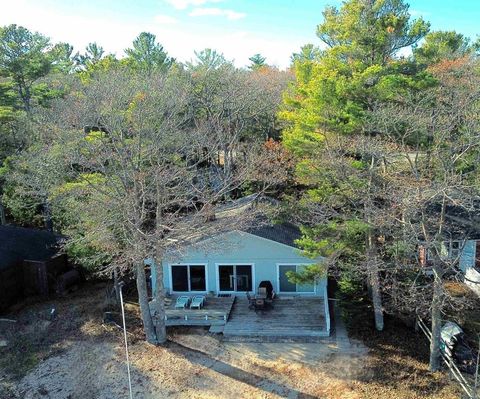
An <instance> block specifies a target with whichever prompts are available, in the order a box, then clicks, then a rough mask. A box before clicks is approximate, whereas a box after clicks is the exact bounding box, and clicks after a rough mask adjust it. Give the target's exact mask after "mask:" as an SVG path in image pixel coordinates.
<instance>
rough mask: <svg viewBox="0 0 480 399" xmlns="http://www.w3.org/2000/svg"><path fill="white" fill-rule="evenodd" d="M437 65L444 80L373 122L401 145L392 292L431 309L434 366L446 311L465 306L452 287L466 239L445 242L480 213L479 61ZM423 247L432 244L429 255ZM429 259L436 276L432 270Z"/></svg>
mask: <svg viewBox="0 0 480 399" xmlns="http://www.w3.org/2000/svg"><path fill="white" fill-rule="evenodd" d="M430 71H431V73H432V74H433V76H434V77H435V79H437V81H438V85H436V86H434V87H431V88H429V89H428V90H424V91H422V92H421V93H415V94H410V95H407V96H399V97H397V101H396V102H395V103H392V104H390V105H385V104H382V105H380V104H379V105H378V107H377V108H376V109H375V111H374V112H373V114H374V116H373V118H372V121H371V123H372V124H373V125H374V126H375V128H376V130H377V131H379V132H380V133H381V134H382V137H384V140H385V141H386V142H388V143H390V146H394V148H395V158H393V157H390V162H389V164H390V165H389V166H388V169H389V170H387V172H386V173H388V174H389V175H390V178H389V180H390V184H389V186H390V192H391V200H392V201H393V204H392V205H393V206H392V210H391V211H390V213H391V215H392V217H391V218H390V220H391V226H392V228H391V230H390V240H391V246H390V248H391V249H392V250H393V251H392V254H393V253H394V254H395V255H394V256H393V258H392V261H393V262H394V264H395V268H391V269H390V270H389V271H388V272H389V274H391V275H390V276H387V277H386V279H387V280H388V281H389V283H388V284H386V287H390V288H389V289H388V288H386V289H385V291H386V292H387V293H388V295H389V296H390V297H391V298H392V302H393V305H394V306H395V307H397V309H403V310H406V311H408V312H412V313H413V312H417V313H419V314H420V315H421V316H424V317H428V316H429V318H430V319H431V321H432V341H431V346H430V369H431V370H438V369H439V368H440V344H441V338H440V332H441V328H442V315H443V314H444V312H445V311H446V310H447V309H448V308H450V309H454V312H455V313H458V311H459V310H460V309H462V307H463V306H465V300H464V298H460V300H459V299H458V298H455V297H454V296H453V295H452V294H451V293H450V292H449V290H448V285H449V283H451V282H452V281H462V276H461V274H460V273H459V271H458V268H457V264H458V261H459V259H458V257H459V256H460V253H461V246H462V245H459V251H458V254H457V255H455V256H451V252H450V251H449V250H448V249H447V248H446V247H445V243H449V242H450V241H451V240H452V238H453V239H454V240H456V241H457V242H459V243H461V242H464V241H465V240H466V239H467V238H468V230H469V228H470V227H471V223H470V222H469V219H470V218H472V215H475V214H477V213H478V205H477V203H478V202H477V201H478V198H479V195H480V191H479V188H480V187H479V185H478V179H479V173H480V169H479V168H478V166H477V165H478V160H479V159H480V151H479V148H478V137H479V135H478V132H479V128H480V119H479V117H478V115H479V113H478V110H479V106H480V103H479V100H478V98H479V94H480V92H479V87H480V85H479V83H480V81H479V80H480V75H479V72H478V63H477V62H476V61H472V60H470V59H469V58H468V57H465V58H461V59H457V60H453V61H452V60H449V59H446V60H444V61H442V62H441V63H440V64H437V65H436V66H435V67H432V68H431V69H430ZM395 215H396V216H395ZM395 247H396V248H395ZM419 248H421V249H422V250H424V251H425V255H424V259H423V260H421V259H419V255H418V251H419ZM427 254H428V265H427V264H426V259H425V258H426V255H427ZM449 254H450V255H449ZM426 266H429V267H431V269H432V271H433V276H432V277H431V278H429V277H425V275H424V270H425V267H426ZM389 291H390V292H389Z"/></svg>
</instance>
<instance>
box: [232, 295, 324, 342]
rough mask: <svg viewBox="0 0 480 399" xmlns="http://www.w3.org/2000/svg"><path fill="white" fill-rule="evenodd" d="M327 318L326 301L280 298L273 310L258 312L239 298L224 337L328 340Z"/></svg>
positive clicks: (311, 298) (275, 302)
mask: <svg viewBox="0 0 480 399" xmlns="http://www.w3.org/2000/svg"><path fill="white" fill-rule="evenodd" d="M325 318H326V316H325V304H324V300H323V298H313V297H309V298H306V297H296V298H291V299H282V298H277V299H275V301H274V302H273V309H269V310H264V311H257V312H255V311H254V310H250V309H249V308H248V301H247V300H246V299H245V298H236V300H235V303H234V305H233V309H232V311H231V313H230V318H229V319H228V322H227V324H226V325H225V327H224V329H223V335H224V336H225V337H226V338H229V337H233V338H235V337H250V338H266V337H270V338H287V339H288V338H291V339H295V338H309V337H327V336H328V335H329V332H328V331H327V323H326V319H325Z"/></svg>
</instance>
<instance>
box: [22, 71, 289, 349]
mask: <svg viewBox="0 0 480 399" xmlns="http://www.w3.org/2000/svg"><path fill="white" fill-rule="evenodd" d="M191 83H192V79H191V78H190V77H189V76H188V75H185V74H184V72H182V71H179V70H176V69H175V70H172V71H170V72H169V73H168V74H162V73H153V74H150V75H144V74H132V72H131V71H127V70H122V69H118V70H113V71H108V73H103V74H102V73H98V74H96V75H94V76H92V78H91V79H90V80H89V81H88V82H87V83H86V84H81V85H79V86H78V87H76V90H75V92H74V93H72V94H71V95H69V96H67V97H66V98H65V99H63V100H62V101H56V102H54V104H53V105H52V108H51V109H48V110H45V111H44V113H43V114H42V115H43V116H42V118H41V119H40V124H39V125H38V129H39V130H40V131H41V132H42V134H43V135H44V136H43V137H44V138H45V141H44V142H43V152H39V153H38V155H37V156H33V154H32V153H31V154H30V155H31V156H30V157H26V158H25V160H26V161H28V162H30V163H31V165H35V163H34V162H33V159H38V162H40V159H41V158H38V157H39V156H41V154H42V153H47V154H49V156H50V157H52V158H51V159H55V162H53V161H52V162H49V163H48V164H49V167H48V168H44V171H45V173H43V172H42V173H37V172H36V168H31V169H30V171H29V173H32V174H35V175H36V179H35V181H39V182H40V183H41V184H40V185H41V186H43V187H50V189H49V190H48V192H49V200H50V202H51V203H52V209H53V213H54V218H55V214H56V213H57V214H58V213H59V212H60V213H62V212H63V213H64V216H63V217H62V216H61V215H60V216H61V217H62V220H63V221H64V223H65V225H66V226H65V230H64V231H68V232H69V233H70V234H71V246H70V248H72V245H73V247H74V248H75V244H77V246H76V248H77V249H78V248H79V246H81V247H83V248H85V249H87V250H86V251H84V254H85V255H86V256H87V257H88V258H89V260H90V261H91V260H92V259H93V257H92V251H90V249H93V252H96V253H97V259H96V261H97V262H98V261H103V262H109V266H110V268H111V267H115V268H117V269H118V268H121V269H123V270H134V271H135V274H136V279H137V290H138V294H139V302H140V308H141V312H142V320H143V322H144V329H145V334H146V337H147V340H148V341H149V342H151V343H163V342H164V341H165V340H166V335H165V325H164V309H163V303H164V295H165V292H164V289H163V269H162V265H161V260H162V257H163V255H164V253H165V252H166V251H167V250H180V249H181V248H182V247H183V246H184V245H187V244H191V243H192V242H197V241H199V240H201V239H202V238H205V237H206V236H208V235H210V234H212V232H213V231H215V232H217V233H218V231H223V230H227V229H233V228H238V226H239V225H241V224H242V221H246V220H247V219H250V218H252V217H254V216H255V212H252V213H251V214H250V213H248V214H246V215H245V216H244V217H242V216H241V215H239V216H238V217H235V218H230V219H229V218H223V217H222V218H219V219H218V220H212V219H215V218H212V210H215V208H216V206H218V204H221V203H223V202H225V201H226V200H228V199H229V198H232V196H234V195H238V194H237V193H238V192H240V191H241V188H242V187H244V185H245V184H246V183H247V182H251V183H254V185H255V187H257V188H260V189H258V190H257V192H258V191H262V190H265V189H266V187H268V186H269V184H272V181H274V180H275V176H276V175H277V174H278V173H279V170H280V168H279V167H278V165H277V164H276V163H275V157H274V158H273V159H272V162H271V163H269V162H268V154H269V152H268V151H266V149H265V147H264V146H263V142H262V141H261V140H257V141H250V142H249V143H241V142H237V143H236V147H235V149H236V151H237V156H234V157H232V158H231V161H232V162H233V164H232V165H231V166H232V167H231V169H229V170H228V173H227V172H226V170H225V168H224V165H223V163H222V162H220V161H219V157H218V151H219V148H221V145H223V143H220V142H219V137H220V136H218V134H217V133H218V132H217V131H216V130H214V129H213V128H215V127H216V126H219V125H221V123H220V122H218V125H217V124H212V123H211V120H210V121H208V120H207V118H206V115H205V114H204V113H202V112H196V111H197V109H196V107H194V104H195V99H194V97H193V96H192V94H193V93H194V92H195V89H194V87H193V86H192V85H191ZM248 106H250V105H249V104H248ZM238 112H240V111H238ZM246 115H248V114H246ZM216 116H218V117H219V118H224V119H228V116H227V115H225V114H216ZM237 117H238V118H241V117H242V114H241V113H238V114H237ZM48 143H55V144H54V145H53V146H52V145H51V144H48ZM55 154H58V157H55ZM273 155H275V154H273ZM260 162H261V163H262V165H271V168H268V173H269V176H268V179H265V181H264V182H262V180H261V176H262V173H261V172H259V165H260ZM52 163H53V164H54V165H51V164H52ZM50 165H51V166H50ZM50 168H52V170H59V171H62V173H60V174H59V176H60V175H63V176H64V180H63V181H61V182H56V183H55V184H54V185H53V186H50V185H49V181H51V179H52V175H49V173H48V171H49V170H50ZM54 175H56V174H54ZM48 179H50V180H48ZM29 184H30V182H28V181H24V186H25V187H27V186H28V185H29ZM45 192H46V191H45ZM72 216H73V217H72ZM81 252H82V251H80V255H82V253H81ZM77 253H79V251H77ZM105 255H108V256H105ZM146 259H151V260H152V261H153V265H154V266H153V267H155V268H156V275H157V279H158V280H157V291H156V294H155V300H154V301H153V302H152V303H151V304H149V302H148V296H147V291H146V281H145V270H144V262H145V260H146ZM152 314H153V318H152Z"/></svg>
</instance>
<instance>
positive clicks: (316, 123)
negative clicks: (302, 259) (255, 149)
mask: <svg viewBox="0 0 480 399" xmlns="http://www.w3.org/2000/svg"><path fill="white" fill-rule="evenodd" d="M323 14H324V21H323V23H322V24H320V25H319V26H318V29H317V34H318V36H319V38H320V39H321V40H322V41H323V42H324V43H325V44H327V46H328V48H327V50H325V51H323V52H322V53H319V54H315V56H313V54H309V51H310V47H307V48H305V50H306V51H307V54H306V55H307V56H305V57H297V60H296V61H295V63H294V69H295V73H296V78H297V81H296V85H295V86H294V87H292V88H291V89H290V91H289V92H287V94H286V96H285V105H286V106H285V110H284V111H283V112H282V113H281V115H282V117H283V118H284V119H285V120H286V121H287V123H288V126H287V128H286V129H285V130H284V132H283V139H284V143H285V145H286V146H287V148H288V149H290V150H291V151H292V152H293V153H294V154H296V155H297V157H298V160H299V163H298V167H297V169H298V171H297V173H298V176H299V180H300V182H302V183H303V184H307V185H308V187H309V189H308V190H307V191H306V192H305V193H304V195H303V200H302V202H304V204H303V206H304V208H305V211H306V212H307V213H309V212H310V213H313V215H311V216H310V217H309V218H308V219H309V221H310V223H309V225H310V228H306V229H305V230H304V233H305V238H304V241H303V244H304V246H305V247H306V249H308V250H309V251H311V252H312V253H313V254H315V253H318V254H322V255H325V256H328V257H330V258H331V259H337V261H338V264H339V267H340V269H341V271H342V275H344V276H349V278H350V276H352V273H349V272H348V271H347V269H348V268H350V267H355V265H361V266H362V267H361V273H358V274H359V276H362V277H364V278H365V281H366V282H367V283H368V286H369V289H370V291H371V296H372V302H373V305H374V314H375V324H376V327H377V329H378V330H382V329H383V307H382V298H381V281H380V272H381V269H382V267H383V262H382V259H381V257H380V256H379V253H378V245H377V240H378V237H380V236H382V234H383V232H382V230H383V229H384V227H385V226H384V224H383V223H382V221H381V220H380V219H379V218H377V217H376V215H378V214H382V213H383V212H382V209H381V207H379V203H380V204H381V203H382V202H380V201H378V197H381V198H385V196H384V195H383V194H384V188H385V181H384V177H383V176H382V169H381V168H379V166H381V165H382V163H383V162H384V161H383V159H384V152H385V151H386V150H388V149H386V148H383V145H382V143H379V141H378V139H376V138H375V136H376V132H375V131H374V130H373V131H370V130H368V129H366V125H365V121H366V118H367V115H368V112H369V110H371V109H372V107H373V106H374V104H375V103H377V102H381V101H389V100H390V99H391V97H392V95H393V94H394V93H397V92H404V91H408V90H416V89H417V88H418V87H420V86H422V85H423V86H425V85H427V84H428V82H429V80H428V77H427V76H426V74H424V73H423V72H422V71H421V70H419V69H418V68H417V66H416V65H415V64H413V63H411V62H409V61H408V60H402V59H398V58H397V57H396V56H397V53H398V51H399V50H400V49H402V48H404V47H408V46H412V45H414V44H415V43H417V42H418V41H419V40H420V39H421V38H422V37H423V36H424V35H425V34H426V33H427V31H428V24H427V23H425V22H424V21H423V20H422V19H419V20H414V21H411V20H410V19H409V14H408V5H407V4H405V3H404V2H403V1H400V0H389V1H363V0H351V1H347V2H344V3H343V5H342V7H341V9H340V10H338V9H336V8H334V7H328V8H327V9H326V10H325V11H324V13H323ZM311 50H312V51H313V49H311ZM382 193H383V194H382ZM315 215H317V216H315ZM312 224H314V225H315V224H316V225H317V226H316V227H315V226H313V227H312V226H311V225H312ZM322 234H323V236H322ZM361 236H363V237H364V238H363V240H361V241H360V243H358V239H359V237H361ZM355 270H358V269H356V268H355ZM353 274H355V273H353Z"/></svg>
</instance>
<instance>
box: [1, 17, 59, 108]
mask: <svg viewBox="0 0 480 399" xmlns="http://www.w3.org/2000/svg"><path fill="white" fill-rule="evenodd" d="M50 50H51V46H50V41H49V39H48V38H47V37H45V36H43V35H41V34H39V33H32V32H30V31H29V30H28V29H25V28H23V27H21V26H17V25H9V26H6V27H4V28H1V29H0V75H1V76H4V77H7V78H10V79H11V80H12V81H13V83H14V85H15V89H16V91H17V93H18V97H19V98H20V100H21V101H22V107H23V109H24V110H25V111H27V112H29V111H30V110H31V101H32V96H33V93H32V88H33V85H34V84H35V82H36V81H37V80H38V79H39V78H41V77H44V76H46V75H47V74H48V73H49V72H50V70H51V68H52V63H53V58H52V54H51V52H50Z"/></svg>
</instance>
